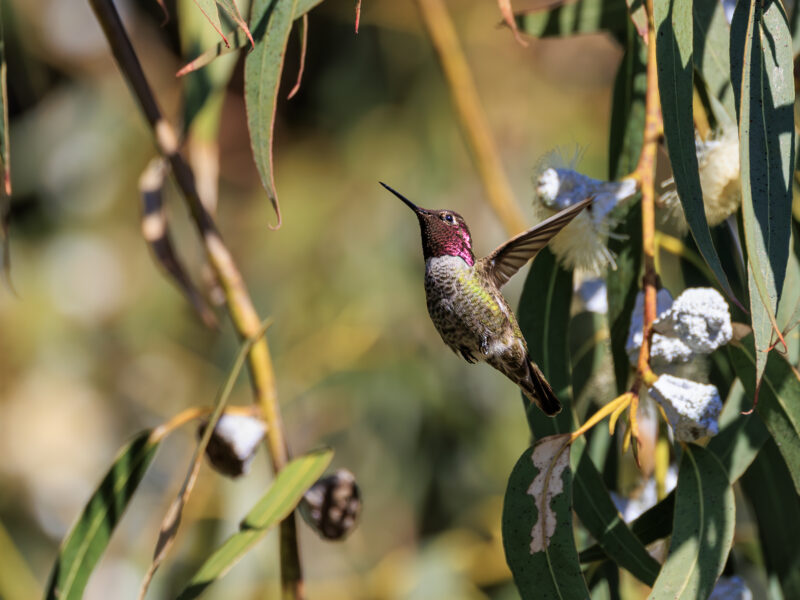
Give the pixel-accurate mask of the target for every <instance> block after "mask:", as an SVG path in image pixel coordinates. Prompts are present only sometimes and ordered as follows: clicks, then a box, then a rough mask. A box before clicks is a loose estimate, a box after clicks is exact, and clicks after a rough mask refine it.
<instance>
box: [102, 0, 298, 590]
mask: <svg viewBox="0 0 800 600" xmlns="http://www.w3.org/2000/svg"><path fill="white" fill-rule="evenodd" d="M89 4H90V5H91V6H92V9H93V10H94V13H95V16H96V18H97V20H98V22H99V23H100V25H101V26H102V28H103V31H104V32H105V34H106V38H107V39H108V42H109V45H110V46H111V51H112V53H113V55H114V58H115V60H116V62H117V65H118V66H119V68H120V70H121V71H122V75H123V77H124V78H125V80H126V81H127V83H128V85H129V86H130V87H131V90H132V91H133V94H134V96H135V97H136V99H137V100H138V102H139V105H140V108H141V109H142V112H143V113H144V116H145V118H146V119H147V122H148V123H149V125H150V127H151V129H152V132H153V135H154V137H155V142H156V145H157V147H158V149H159V151H160V152H161V153H162V154H163V155H164V157H165V158H167V159H168V160H169V162H170V165H171V166H172V173H173V176H174V177H175V181H176V183H177V184H178V187H179V188H180V190H181V193H182V195H183V197H184V200H185V201H186V204H187V205H188V208H189V211H190V213H191V216H192V219H193V220H194V222H195V225H196V226H197V229H198V231H199V233H200V236H201V238H202V240H203V244H204V247H205V251H206V256H207V258H208V261H209V263H210V264H211V267H212V268H213V269H214V272H215V274H216V276H217V278H218V280H219V282H220V285H221V286H222V288H223V290H224V291H225V297H226V300H227V304H228V312H229V313H230V316H231V320H232V322H233V325H234V327H235V328H236V331H237V333H238V335H239V337H240V338H242V339H248V338H253V337H255V336H256V334H257V333H258V330H259V327H260V326H261V318H260V317H259V316H258V313H257V312H256V310H255V307H254V306H253V302H252V300H251V299H250V295H249V293H248V291H247V287H246V286H245V283H244V280H243V278H242V276H241V273H240V272H239V269H238V267H237V266H236V263H235V261H234V259H233V256H232V255H231V253H230V251H229V250H228V248H227V246H226V245H225V243H224V242H223V240H222V236H221V235H220V233H219V231H218V230H217V227H216V224H215V223H214V220H213V219H212V217H211V215H210V214H209V213H208V212H207V211H206V209H205V207H204V206H203V203H202V202H201V201H200V197H199V195H198V193H197V189H196V187H195V182H194V175H193V174H192V171H191V169H190V168H189V166H188V164H187V163H186V161H185V160H184V158H183V156H182V155H181V154H180V152H179V143H178V136H177V135H176V133H175V129H174V128H173V127H172V125H171V124H170V123H169V122H168V121H167V120H166V119H165V118H164V116H163V115H162V113H161V109H160V108H159V106H158V103H157V102H156V99H155V96H154V95H153V92H152V90H151V89H150V85H149V84H148V83H147V79H146V77H145V74H144V71H143V70H142V66H141V64H140V63H139V59H138V57H137V56H136V52H135V51H134V49H133V46H132V44H131V41H130V38H129V37H128V34H127V32H126V31H125V28H124V26H123V24H122V21H121V20H120V17H119V14H118V13H117V10H116V8H115V7H114V4H113V2H112V0H89ZM248 367H249V371H250V379H251V382H252V386H253V393H254V396H255V401H256V403H257V404H258V405H259V407H260V409H261V414H262V417H263V418H264V421H266V423H267V427H268V432H267V438H266V439H267V448H268V449H269V454H270V459H271V461H272V466H273V469H274V470H275V471H276V472H277V471H279V470H280V469H282V468H283V467H284V466H285V465H286V463H287V462H288V461H289V449H288V446H287V443H286V440H285V438H284V433H283V423H282V419H281V414H280V407H279V405H278V399H277V392H276V388H275V374H274V371H273V368H272V359H271V356H270V352H269V346H268V345H267V340H266V338H261V340H260V341H259V342H258V343H256V344H254V345H253V348H252V350H251V352H250V355H249V357H248ZM280 546H281V583H282V587H283V595H284V598H292V599H296V598H302V597H303V581H302V570H301V566H300V556H299V550H298V547H297V531H296V522H295V518H294V514H292V515H291V516H290V517H288V518H287V519H285V520H284V521H283V522H281V527H280Z"/></svg>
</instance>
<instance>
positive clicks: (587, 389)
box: [569, 311, 608, 403]
mask: <svg viewBox="0 0 800 600" xmlns="http://www.w3.org/2000/svg"><path fill="white" fill-rule="evenodd" d="M569 338H570V340H569V346H570V353H569V354H570V361H571V364H572V391H573V396H574V397H575V399H576V402H577V401H578V400H580V402H581V403H583V402H585V400H588V399H596V400H597V401H598V402H600V403H602V402H605V401H606V400H607V399H606V398H605V397H602V398H601V397H598V392H599V390H598V387H597V386H592V385H591V383H592V381H593V378H594V377H595V376H596V375H597V374H599V373H600V372H601V371H602V368H603V365H604V364H606V363H605V361H606V360H608V356H607V353H608V328H607V327H606V316H605V315H602V314H599V313H595V312H589V311H584V312H582V313H579V314H577V315H575V316H574V317H573V318H572V321H571V322H570V325H569Z"/></svg>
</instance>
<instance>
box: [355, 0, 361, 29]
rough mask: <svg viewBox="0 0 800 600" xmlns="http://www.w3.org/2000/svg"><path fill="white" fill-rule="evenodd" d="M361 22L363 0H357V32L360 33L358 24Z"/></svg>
mask: <svg viewBox="0 0 800 600" xmlns="http://www.w3.org/2000/svg"><path fill="white" fill-rule="evenodd" d="M360 22H361V0H356V33H358V24H359V23H360Z"/></svg>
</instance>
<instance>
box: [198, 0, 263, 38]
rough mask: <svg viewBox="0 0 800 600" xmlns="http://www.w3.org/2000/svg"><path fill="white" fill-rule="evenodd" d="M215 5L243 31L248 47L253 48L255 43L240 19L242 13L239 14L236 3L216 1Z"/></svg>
mask: <svg viewBox="0 0 800 600" xmlns="http://www.w3.org/2000/svg"><path fill="white" fill-rule="evenodd" d="M204 1H205V0H204ZM216 1H217V4H219V5H220V6H221V7H222V9H223V10H224V11H225V12H226V13H228V16H229V17H230V18H231V20H232V21H233V22H234V23H236V26H237V27H238V28H239V29H241V30H242V31H244V33H245V35H246V36H247V39H248V40H249V41H250V45H251V46H253V47H255V41H254V40H253V36H252V35H251V34H250V29H248V27H247V23H245V21H244V19H243V18H242V13H240V12H239V7H238V6H236V2H235V1H234V0H216Z"/></svg>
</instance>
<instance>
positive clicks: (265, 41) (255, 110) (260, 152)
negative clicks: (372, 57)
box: [244, 0, 297, 227]
mask: <svg viewBox="0 0 800 600" xmlns="http://www.w3.org/2000/svg"><path fill="white" fill-rule="evenodd" d="M296 6H297V0H255V2H253V8H252V13H253V15H252V21H251V29H252V31H253V35H254V36H255V39H256V44H255V48H253V51H252V52H251V53H250V54H248V55H247V58H246V59H245V62H244V97H245V104H246V107H247V127H248V129H249V130H250V143H251V145H252V148H253V158H254V159H255V161H256V167H257V168H258V173H259V175H261V183H262V185H263V186H264V189H265V190H266V191H267V196H268V197H269V200H270V202H271V203H272V207H273V209H275V215H276V216H277V218H278V223H277V225H276V227H280V225H281V210H280V205H279V204H278V194H277V192H276V191H275V171H274V165H273V162H272V144H273V135H274V133H275V110H276V108H277V103H278V87H279V86H280V83H281V73H282V71H283V59H284V56H285V54H286V42H287V41H288V39H289V33H290V32H291V31H292V21H294V16H295V9H296Z"/></svg>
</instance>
